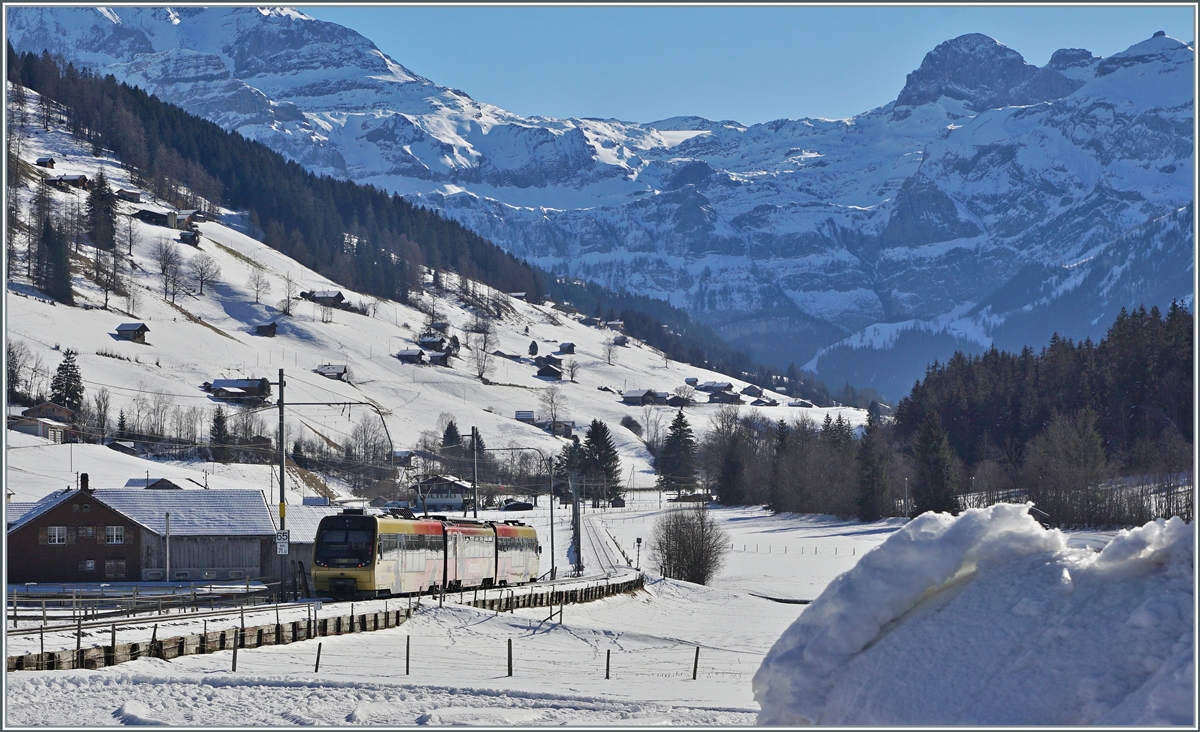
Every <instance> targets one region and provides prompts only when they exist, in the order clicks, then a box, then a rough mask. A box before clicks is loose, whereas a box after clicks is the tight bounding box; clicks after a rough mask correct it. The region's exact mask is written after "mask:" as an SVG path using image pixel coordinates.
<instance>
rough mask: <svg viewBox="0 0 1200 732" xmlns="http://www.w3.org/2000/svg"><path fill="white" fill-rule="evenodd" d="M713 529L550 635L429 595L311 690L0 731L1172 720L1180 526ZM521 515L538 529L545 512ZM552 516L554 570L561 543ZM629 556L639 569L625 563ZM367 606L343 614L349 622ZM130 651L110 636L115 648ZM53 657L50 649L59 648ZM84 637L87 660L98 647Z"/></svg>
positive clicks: (261, 669)
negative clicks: (709, 542) (667, 568)
mask: <svg viewBox="0 0 1200 732" xmlns="http://www.w3.org/2000/svg"><path fill="white" fill-rule="evenodd" d="M663 510H670V507H669V504H664V505H663V508H661V509H660V507H659V496H658V494H657V493H655V492H649V491H647V492H643V493H639V494H634V496H633V497H632V500H631V505H630V507H629V508H628V509H627V510H624V511H604V512H600V511H591V510H589V511H588V512H587V519H586V521H585V523H590V524H591V526H592V527H594V528H596V529H597V531H596V533H595V536H596V537H604V536H605V535H606V534H607V536H609V537H611V540H612V541H613V542H615V545H616V546H617V547H619V549H616V550H615V552H614V553H615V554H616V555H618V556H619V555H620V551H621V550H624V551H626V552H627V553H628V554H629V556H630V558H631V559H634V560H635V561H636V559H637V555H636V549H635V546H636V544H635V540H636V538H637V537H639V536H640V537H642V538H643V540H644V542H645V541H647V540H648V538H649V536H650V531H651V528H652V526H653V519H654V517H655V516H656V515H658V514H659V513H660V512H661V511H663ZM713 515H714V516H716V517H717V519H718V521H719V522H720V524H721V526H722V527H723V528H724V529H725V530H726V531H728V532H729V534H730V538H731V541H732V543H733V544H734V546H735V550H734V551H733V552H731V553H730V554H729V555H728V559H727V564H726V567H725V569H724V570H723V571H722V572H721V573H720V574H719V575H718V577H717V578H716V579H715V580H714V581H713V583H712V586H710V587H700V586H696V585H691V584H688V583H683V582H675V581H671V580H662V579H658V578H656V577H654V575H653V573H651V578H650V581H649V582H648V583H647V586H646V588H645V590H643V591H639V592H635V593H630V594H627V595H621V596H617V597H613V598H608V599H605V600H600V601H596V602H592V603H586V604H578V605H568V606H567V607H566V608H565V611H564V614H563V618H562V621H561V622H559V620H558V619H557V618H555V619H554V620H548V615H549V612H548V610H547V609H545V608H540V609H527V610H517V611H515V612H512V613H500V614H497V613H495V612H492V611H486V610H479V609H474V608H470V607H466V606H463V605H459V604H457V603H455V602H453V599H454V597H453V596H449V597H448V598H447V600H448V602H447V603H446V605H445V606H444V607H442V608H439V607H438V606H437V603H436V601H435V602H433V603H430V601H429V599H428V598H425V599H424V600H423V601H422V603H421V606H420V608H419V609H418V610H417V611H416V613H415V615H414V617H413V619H412V620H411V621H409V622H408V623H406V624H404V625H402V626H400V627H399V628H395V629H391V630H385V631H377V632H373V633H369V634H358V635H345V636H335V637H327V638H324V639H321V641H320V642H321V643H322V644H323V645H322V651H321V662H320V670H319V672H314V663H315V661H316V648H317V641H315V640H314V641H303V642H299V643H295V644H291V645H287V646H279V647H270V646H269V647H265V648H261V649H252V650H243V651H241V652H240V653H239V657H238V670H237V672H236V673H233V672H231V671H230V663H231V654H230V652H229V651H222V652H218V653H214V654H212V655H207V656H185V657H181V658H177V659H173V660H172V661H169V662H168V661H161V660H157V659H141V660H138V661H135V662H132V663H127V664H122V665H120V666H116V667H113V668H108V669H102V670H98V671H58V672H53V671H52V672H37V671H30V672H20V673H13V674H9V675H8V678H7V691H6V702H7V703H6V714H7V722H8V723H9V724H31V725H33V724H36V725H62V726H85V725H86V726H90V725H116V724H142V723H162V724H176V725H281V726H297V725H313V724H315V725H343V724H381V725H383V724H391V725H395V724H418V725H419V724H471V725H520V726H536V725H557V724H575V725H622V724H628V725H650V724H656V725H657V724H686V725H720V726H726V725H750V724H756V723H780V722H782V723H789V724H795V723H801V722H803V721H805V720H807V721H816V722H818V723H834V724H869V725H891V724H915V725H921V724H1067V725H1070V724H1085V723H1091V722H1101V723H1109V724H1122V723H1124V724H1162V723H1168V724H1187V723H1189V722H1190V720H1191V718H1192V717H1191V710H1192V704H1193V698H1194V697H1193V696H1192V695H1191V688H1192V678H1193V674H1194V671H1193V665H1192V664H1193V662H1192V653H1193V651H1192V649H1193V647H1194V646H1193V642H1192V635H1191V624H1192V617H1193V600H1192V564H1193V559H1192V557H1193V543H1192V527H1191V526H1187V525H1183V524H1181V523H1180V522H1178V521H1173V522H1171V523H1161V522H1160V523H1159V524H1151V525H1149V526H1147V527H1145V528H1143V529H1139V530H1137V531H1134V532H1126V533H1123V534H1119V535H1118V536H1117V538H1116V539H1115V540H1112V541H1111V542H1110V543H1109V546H1108V547H1107V548H1105V549H1104V551H1103V552H1097V551H1096V547H1098V546H1103V545H1104V543H1105V542H1106V541H1107V540H1109V539H1112V535H1111V534H1109V535H1105V534H1098V533H1094V532H1093V533H1088V534H1082V535H1072V536H1067V535H1065V534H1062V533H1060V532H1057V531H1046V530H1044V529H1042V528H1041V527H1040V526H1038V525H1037V524H1036V522H1034V521H1033V520H1032V519H1030V518H1028V516H1027V514H1025V512H1024V509H1023V507H1021V506H1002V507H999V508H994V509H984V510H976V511H970V512H967V513H966V514H964V516H963V517H960V518H957V519H953V518H950V517H948V516H941V515H926V516H924V517H922V518H920V519H918V520H915V521H913V522H911V523H909V524H908V525H906V526H904V525H901V524H900V523H899V522H897V521H895V520H892V521H884V522H878V523H874V524H859V523H856V522H843V521H838V520H836V519H834V518H832V517H816V516H787V515H784V516H770V515H768V514H767V513H766V512H765V511H762V510H761V509H749V508H736V509H734V508H716V509H714V511H713ZM525 518H526V519H527V520H530V521H531V522H532V523H534V524H535V525H539V526H541V527H542V530H545V528H546V527H547V518H548V517H547V515H546V509H545V508H541V509H538V510H537V511H535V512H533V515H532V516H526V517H525ZM555 518H556V521H555V523H556V525H557V528H558V531H557V532H556V540H557V542H558V544H557V549H558V553H559V554H561V555H563V556H564V558H565V548H564V547H565V545H566V544H567V542H568V539H569V527H568V526H567V525H566V524H565V523H563V522H562V521H561V520H560V519H559V517H558V516H557V515H556V517H555ZM885 540H886V543H885ZM756 543H757V545H758V548H759V551H758V552H754V551H753V546H754V545H755V544H756ZM582 545H583V556H584V563H585V573H586V574H600V573H603V571H604V570H605V569H606V567H605V566H604V563H603V562H602V561H601V557H600V556H598V551H597V550H598V548H599V545H598V544H595V543H592V542H590V541H589V540H587V538H585V540H584V541H583V542H582ZM743 545H744V546H746V547H747V548H746V549H745V550H743V549H742V547H743ZM643 546H645V544H643ZM768 547H769V549H768ZM784 547H786V551H787V553H786V554H784V553H783V550H784ZM801 550H803V552H804V553H803V554H801V553H800V551H801ZM599 551H604V550H603V549H600V550H599ZM835 551H836V552H837V553H836V555H835V554H834V552H835ZM640 559H641V563H642V566H643V567H644V568H647V569H649V568H650V567H651V564H652V563H651V562H650V561H649V560H648V558H647V557H646V555H645V553H644V552H643V554H642V556H641V557H640ZM561 561H562V560H560V562H561ZM846 570H851V571H849V572H848V573H846V574H842V573H843V572H846ZM839 575H841V576H840V577H839ZM822 592H824V593H825V594H824V595H822V594H821V593H822ZM756 595H762V596H771V597H782V598H801V599H816V601H815V602H814V603H813V604H812V605H798V604H785V603H780V602H773V601H771V600H768V599H765V597H760V596H756ZM383 602H384V601H374V602H372V603H360V609H359V610H358V612H364V611H367V612H369V611H372V610H374V609H376V608H375V607H374V606H375V605H379V606H380V607H379V608H378V609H382V605H383ZM390 602H392V603H395V602H396V601H395V600H392V601H390ZM401 602H405V603H407V601H401ZM288 612H290V613H291V614H293V615H296V616H297V617H303V616H304V613H305V612H306V611H305V610H302V609H295V610H292V611H285V614H288ZM319 612H320V614H321V616H322V617H324V616H325V615H326V614H333V613H335V612H338V613H344V612H345V608H341V609H340V610H334V609H333V608H331V607H330V606H329V605H326V606H324V607H323V608H322V609H321V610H320V611H319ZM173 617H174V618H175V619H174V620H171V619H170V618H167V617H156V618H155V622H159V623H160V624H161V625H160V628H159V634H160V637H161V636H162V635H163V634H166V633H171V634H175V633H178V632H182V631H183V630H184V629H189V628H192V626H197V627H196V629H198V626H199V621H196V620H188V619H187V618H186V617H184V616H173ZM252 620H253V618H252V616H251V615H248V616H247V623H250V622H252ZM150 622H151V621H149V620H148V621H147V625H146V626H144V627H143V628H142V633H143V635H144V636H145V637H146V638H148V637H149V623H150ZM210 622H211V621H210ZM209 629H210V630H212V629H215V626H213V625H210V626H209ZM137 633H138V631H137V630H135V629H122V630H121V634H122V636H121V637H122V639H123V640H134V639H135V638H136V637H137ZM101 636H103V637H101ZM410 637H411V640H409V638H410ZM509 639H511V640H512V642H513V676H512V677H509V676H507V668H506V662H507V655H506V654H507V643H508V641H509ZM8 640H9V646H10V651H9V652H10V653H11V652H13V651H14V650H19V649H22V648H23V649H25V650H35V647H34V644H36V642H37V641H36V639H35V638H32V637H25V636H14V637H12V638H9V639H8ZM88 640H89V639H88V638H86V637H85V641H84V643H85V645H86V644H87V643H88ZM57 641H58V646H59V647H71V646H73V642H74V638H73V635H71V634H64V635H62V636H61V637H58V638H57ZM92 642H93V643H99V644H103V643H105V642H107V634H105V633H101V634H99V635H97V636H95V637H94V639H92ZM406 642H408V643H411V649H412V655H411V665H410V674H408V675H406V674H405V672H404V655H405V645H406ZM51 645H52V639H51V637H50V636H47V648H48V649H49V648H50V647H51ZM772 646H774V649H773V650H772ZM696 648H699V649H700V653H699V663H698V665H697V679H696V680H695V681H693V680H692V678H691V677H692V667H693V663H695V662H696V655H695V654H696ZM768 651H769V652H770V653H769V654H768ZM610 653H611V656H610V655H609V654H610ZM609 658H611V665H610V668H609V675H610V678H608V679H606V678H605V664H606V660H607V659H609ZM764 658H767V659H769V662H768V663H767V664H766V665H765V666H763V661H764ZM760 668H761V670H760ZM756 673H757V674H758V677H757V680H756V678H755V674H756ZM760 704H761V705H762V706H761V707H760Z"/></svg>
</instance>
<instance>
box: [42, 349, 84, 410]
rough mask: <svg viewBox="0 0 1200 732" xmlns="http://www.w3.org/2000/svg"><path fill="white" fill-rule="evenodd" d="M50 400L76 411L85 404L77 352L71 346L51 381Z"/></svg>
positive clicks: (64, 354)
mask: <svg viewBox="0 0 1200 732" xmlns="http://www.w3.org/2000/svg"><path fill="white" fill-rule="evenodd" d="M50 401H52V402H54V403H55V404H60V405H62V406H64V407H66V408H67V409H70V410H72V411H75V412H78V411H79V407H80V406H81V405H82V404H83V377H82V376H81V375H80V373H79V365H78V364H76V363H75V352H74V351H72V350H71V349H69V348H68V349H67V350H66V352H65V353H63V360H62V363H60V364H59V365H58V370H57V371H55V372H54V379H53V380H52V381H51V382H50Z"/></svg>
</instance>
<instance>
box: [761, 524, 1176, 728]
mask: <svg viewBox="0 0 1200 732" xmlns="http://www.w3.org/2000/svg"><path fill="white" fill-rule="evenodd" d="M1194 534H1195V530H1194V527H1193V526H1190V525H1188V524H1185V523H1183V522H1182V521H1181V520H1179V519H1178V518H1173V519H1171V520H1170V521H1163V520H1161V519H1159V520H1157V521H1154V522H1151V523H1149V524H1146V525H1145V526H1143V527H1141V528H1138V529H1134V530H1132V531H1122V532H1120V534H1119V535H1118V536H1117V537H1116V538H1115V539H1113V541H1112V542H1111V543H1109V544H1108V545H1107V546H1105V547H1104V548H1103V550H1102V551H1099V552H1098V553H1097V552H1095V551H1093V550H1091V549H1074V548H1069V547H1068V546H1067V544H1066V538H1065V536H1064V535H1062V534H1061V533H1060V532H1058V531H1046V530H1044V529H1043V528H1042V527H1041V526H1040V525H1038V523H1037V522H1036V521H1035V520H1034V519H1033V518H1031V517H1030V516H1029V515H1028V512H1027V509H1026V508H1025V507H1023V506H1015V505H1004V504H998V505H996V506H992V507H991V508H987V509H972V510H969V511H966V512H964V513H963V514H962V515H961V516H959V517H957V518H954V517H951V516H949V515H948V514H932V513H927V514H925V515H923V516H920V517H918V518H917V519H914V520H913V521H912V522H910V523H909V524H908V525H907V526H905V527H904V528H903V529H902V530H900V531H898V532H896V533H895V534H893V535H892V536H890V537H889V538H888V539H887V540H886V541H885V542H884V543H883V544H882V545H880V546H879V547H878V548H877V549H875V550H874V551H873V552H871V553H870V554H868V555H867V556H865V557H863V559H862V561H860V562H859V563H858V564H857V565H856V566H855V567H854V568H853V569H852V570H850V571H849V572H847V573H846V574H844V575H842V576H841V577H839V578H838V579H836V580H835V581H834V582H832V583H831V584H830V585H829V587H828V588H827V589H826V590H825V592H824V593H823V594H822V595H821V597H820V598H818V599H817V601H816V602H814V603H813V604H812V605H811V606H810V607H809V608H808V609H807V610H805V611H804V614H802V615H801V616H800V618H799V620H797V621H796V622H795V623H794V624H793V625H792V626H791V627H790V628H789V629H788V630H787V632H786V633H784V634H783V636H782V637H781V638H780V639H779V641H778V642H777V643H776V644H775V646H774V647H773V648H772V649H771V651H770V653H768V654H767V657H766V659H765V660H764V661H763V665H762V667H761V669H760V670H759V671H758V673H757V674H756V675H755V678H754V688H755V698H756V700H758V701H759V703H761V704H762V712H761V713H760V714H759V718H758V722H759V723H760V724H833V725H854V726H857V725H865V726H874V725H884V726H891V725H935V726H941V725H1011V726H1024V725H1034V724H1053V725H1085V724H1098V725H1101V726H1108V725H1115V724H1123V725H1127V724H1132V725H1139V726H1146V725H1193V724H1195V718H1194V706H1195V684H1194V678H1195V661H1194V654H1195V640H1194V638H1193V635H1192V629H1193V623H1194V617H1195V615H1194V613H1195V600H1194V581H1193V575H1194V568H1193V566H1194V561H1195V559H1194V557H1195V540H1194Z"/></svg>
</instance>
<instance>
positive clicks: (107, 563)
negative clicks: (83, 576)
mask: <svg viewBox="0 0 1200 732" xmlns="http://www.w3.org/2000/svg"><path fill="white" fill-rule="evenodd" d="M104 579H125V560H124V559H105V560H104Z"/></svg>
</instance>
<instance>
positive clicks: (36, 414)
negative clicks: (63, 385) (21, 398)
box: [21, 402, 75, 422]
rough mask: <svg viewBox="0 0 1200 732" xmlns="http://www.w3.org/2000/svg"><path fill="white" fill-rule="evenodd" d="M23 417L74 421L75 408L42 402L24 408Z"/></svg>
mask: <svg viewBox="0 0 1200 732" xmlns="http://www.w3.org/2000/svg"><path fill="white" fill-rule="evenodd" d="M21 416H22V417H30V418H33V419H54V420H58V421H59V422H74V421H75V410H73V409H70V408H68V407H64V406H63V405H61V404H55V403H54V402H42V403H41V404H38V405H37V406H33V407H30V408H28V409H25V410H22V412H21Z"/></svg>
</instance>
